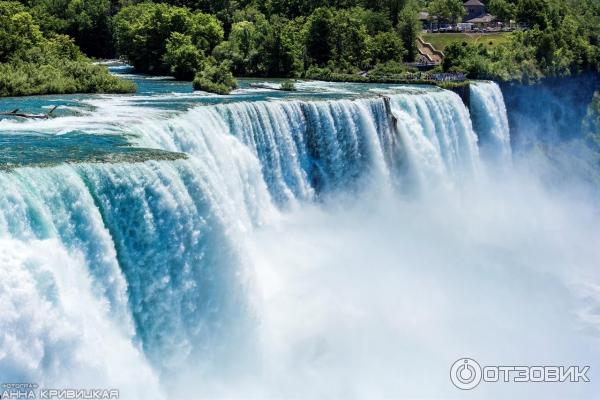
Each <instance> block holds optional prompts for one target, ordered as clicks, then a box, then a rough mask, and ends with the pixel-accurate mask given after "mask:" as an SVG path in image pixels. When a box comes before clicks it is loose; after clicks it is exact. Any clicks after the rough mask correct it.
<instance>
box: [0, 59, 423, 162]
mask: <svg viewBox="0 0 600 400" xmlns="http://www.w3.org/2000/svg"><path fill="white" fill-rule="evenodd" d="M109 68H110V70H111V71H112V72H113V73H115V74H118V75H120V76H122V77H123V78H125V79H130V80H133V81H134V82H135V84H136V86H137V92H136V93H135V94H133V95H86V94H74V95H48V96H28V97H15V98H2V99H0V111H4V112H9V111H12V110H15V109H18V110H19V112H21V113H26V114H36V115H40V114H47V113H48V112H49V111H50V110H51V109H52V108H53V107H55V106H58V108H57V109H56V110H55V111H54V112H53V113H52V118H53V119H55V118H60V117H85V116H88V115H91V114H93V113H94V112H95V111H97V109H98V107H103V106H106V105H110V104H116V105H120V106H127V107H128V108H131V107H134V108H136V111H135V112H136V113H144V110H143V109H144V108H151V109H152V110H148V111H147V112H148V113H152V112H156V111H157V110H162V111H185V110H188V109H190V108H192V107H196V106H201V105H202V106H209V105H218V104H228V103H235V102H246V101H252V102H255V101H276V100H305V101H310V100H335V99H344V98H346V99H347V98H359V97H365V96H368V97H373V96H377V95H378V94H380V93H390V92H401V91H408V92H410V91H411V90H421V89H420V88H418V87H414V88H411V87H410V86H406V87H403V88H395V89H390V87H389V85H364V84H352V83H346V84H344V83H325V82H300V83H298V85H297V86H298V90H297V91H295V92H282V91H277V90H268V89H263V88H252V87H251V86H250V85H251V84H262V85H272V86H274V87H277V86H278V85H279V83H280V82H281V81H282V80H277V79H275V80H269V81H265V80H264V79H239V81H238V83H239V89H238V90H235V91H234V92H233V94H232V95H231V96H217V95H211V94H207V93H203V92H194V91H193V88H192V85H191V83H190V82H181V81H176V80H174V79H172V78H170V77H148V76H142V75H135V74H132V73H131V70H132V68H131V67H129V66H126V65H112V66H111V67H109ZM137 108H139V110H137ZM2 121H4V123H3V122H2ZM48 125H51V126H52V124H44V122H43V121H35V120H33V121H32V120H24V119H23V118H19V117H6V116H0V132H1V135H2V136H1V137H0V169H12V168H15V167H18V166H49V165H57V164H60V163H63V162H86V161H88V162H119V161H132V162H133V161H146V160H151V159H155V160H161V159H177V158H182V157H184V155H183V154H177V153H176V152H166V151H162V150H160V149H147V148H140V147H136V146H134V145H132V142H131V140H130V139H131V137H128V136H129V135H128V133H127V132H123V131H120V132H119V133H118V134H111V132H105V131H103V130H104V128H105V127H102V128H100V129H98V130H96V129H94V128H95V127H88V128H89V129H82V128H79V127H76V126H74V127H73V128H69V127H68V126H65V127H62V129H61V127H60V126H58V127H57V126H56V125H54V127H55V128H58V129H51V131H50V132H49V131H48V129H47V126H48ZM38 128H39V129H38ZM134 141H135V140H134Z"/></svg>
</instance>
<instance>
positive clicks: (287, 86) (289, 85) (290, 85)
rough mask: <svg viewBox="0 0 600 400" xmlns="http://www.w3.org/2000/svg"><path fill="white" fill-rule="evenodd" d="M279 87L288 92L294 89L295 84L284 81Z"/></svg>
mask: <svg viewBox="0 0 600 400" xmlns="http://www.w3.org/2000/svg"><path fill="white" fill-rule="evenodd" d="M280 89H281V90H285V91H288V92H293V91H294V90H296V85H294V82H293V81H284V82H282V83H281V85H280Z"/></svg>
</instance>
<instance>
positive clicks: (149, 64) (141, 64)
mask: <svg viewBox="0 0 600 400" xmlns="http://www.w3.org/2000/svg"><path fill="white" fill-rule="evenodd" d="M173 33H180V34H183V35H187V36H189V38H190V39H191V42H192V43H193V44H194V46H196V48H197V49H198V51H200V52H204V53H205V54H208V53H210V52H211V51H212V50H213V48H214V47H215V46H216V45H217V44H218V43H219V42H220V41H221V40H222V39H223V35H224V33H223V28H222V27H221V24H220V22H219V21H218V20H217V19H216V18H215V17H214V16H210V15H207V14H203V13H201V12H195V13H193V12H191V11H190V10H189V9H187V8H182V7H175V6H169V5H166V4H162V3H160V4H154V3H141V4H135V5H129V6H126V7H124V8H122V9H121V10H120V11H119V13H118V14H117V15H115V17H114V35H115V41H116V45H117V50H118V51H119V53H120V54H121V55H124V56H126V57H127V58H128V59H129V61H130V62H131V63H132V65H133V66H134V67H135V68H136V70H138V71H141V72H146V73H150V74H166V73H169V72H170V71H171V66H170V65H168V64H167V63H166V62H165V57H164V55H165V54H166V52H167V43H168V40H169V39H170V38H171V35H172V34H173ZM186 54H187V56H190V55H191V53H190V52H189V48H187V50H186Z"/></svg>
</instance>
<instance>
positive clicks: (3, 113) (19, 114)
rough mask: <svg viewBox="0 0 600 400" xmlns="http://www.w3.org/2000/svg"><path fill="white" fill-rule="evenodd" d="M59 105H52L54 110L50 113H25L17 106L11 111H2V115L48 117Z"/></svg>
mask: <svg viewBox="0 0 600 400" xmlns="http://www.w3.org/2000/svg"><path fill="white" fill-rule="evenodd" d="M57 108H58V106H54V107H52V110H50V111H49V112H48V114H25V113H20V112H19V109H18V108H16V109H14V110H12V111H10V112H0V115H5V116H7V117H20V118H33V119H48V118H50V117H51V116H52V113H53V112H54V110H56V109H57Z"/></svg>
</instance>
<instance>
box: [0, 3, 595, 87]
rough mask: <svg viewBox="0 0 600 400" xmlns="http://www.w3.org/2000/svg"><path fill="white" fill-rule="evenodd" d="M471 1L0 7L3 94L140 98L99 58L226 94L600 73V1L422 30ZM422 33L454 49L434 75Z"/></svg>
mask: <svg viewBox="0 0 600 400" xmlns="http://www.w3.org/2000/svg"><path fill="white" fill-rule="evenodd" d="M462 3H463V2H462V0H377V1H373V0H344V1H341V2H340V1H335V2H334V1H333V0H311V1H308V0H271V1H269V2H262V1H258V0H237V1H235V2H214V1H208V0H160V1H158V0H155V1H148V0H146V1H138V0H96V1H86V0H21V1H4V0H0V96H26V95H38V94H50V93H56V94H58V93H131V92H133V91H135V85H134V84H133V83H132V82H130V81H127V80H124V79H121V78H119V77H117V76H113V75H111V74H110V73H109V72H108V70H107V68H106V67H105V66H103V65H97V64H94V63H93V62H92V59H93V58H96V59H97V58H114V57H121V58H123V59H126V60H128V62H129V63H130V64H131V65H133V67H134V69H135V71H136V72H138V73H144V74H149V75H172V76H173V77H175V78H176V79H178V80H184V81H190V82H192V85H193V87H194V89H196V90H204V91H208V92H213V93H218V94H228V93H229V92H230V91H231V90H232V89H234V88H235V87H236V86H237V84H236V81H235V78H234V76H238V77H263V78H266V77H269V78H287V79H321V80H327V81H344V82H367V83H398V84H400V83H402V84H404V83H409V84H411V83H412V84H418V83H425V84H434V85H436V86H441V87H452V86H457V85H458V86H460V85H461V84H460V82H452V81H451V82H446V81H445V80H442V81H441V82H439V81H438V80H437V79H431V76H432V75H435V74H441V73H444V74H454V75H458V74H464V75H465V78H466V79H487V80H494V81H498V82H519V83H523V84H531V83H536V82H539V81H540V80H542V79H543V78H545V77H565V76H573V75H578V74H581V73H590V72H591V73H595V74H598V73H599V72H600V2H598V1H596V0H486V1H485V4H486V7H488V9H489V11H490V12H493V13H494V15H497V16H498V18H499V21H501V22H507V21H517V22H518V23H519V24H520V25H523V26H528V27H529V29H527V30H524V31H523V30H521V31H515V32H511V33H503V34H498V35H496V36H493V37H492V36H488V37H486V36H481V37H480V38H479V37H475V36H473V37H471V36H469V35H466V36H465V35H464V34H444V33H423V32H422V23H421V21H420V20H419V19H418V15H419V12H421V11H424V10H426V11H428V12H429V15H431V16H434V17H435V18H437V21H438V22H447V23H455V22H457V21H460V19H461V18H462V17H463V15H464V13H465V9H464V7H463V4H462ZM461 35H462V36H461ZM420 36H423V37H424V38H425V40H427V41H433V42H436V43H438V45H439V46H441V47H443V51H444V59H443V62H442V63H441V64H440V65H438V66H436V67H435V68H434V69H433V70H431V71H429V75H427V74H426V75H423V74H422V73H420V72H418V71H417V70H416V69H415V68H414V67H411V66H410V65H411V63H414V62H415V61H416V60H418V57H419V53H418V49H417V38H418V37H420ZM449 76H451V75H449ZM423 77H424V78H423Z"/></svg>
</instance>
